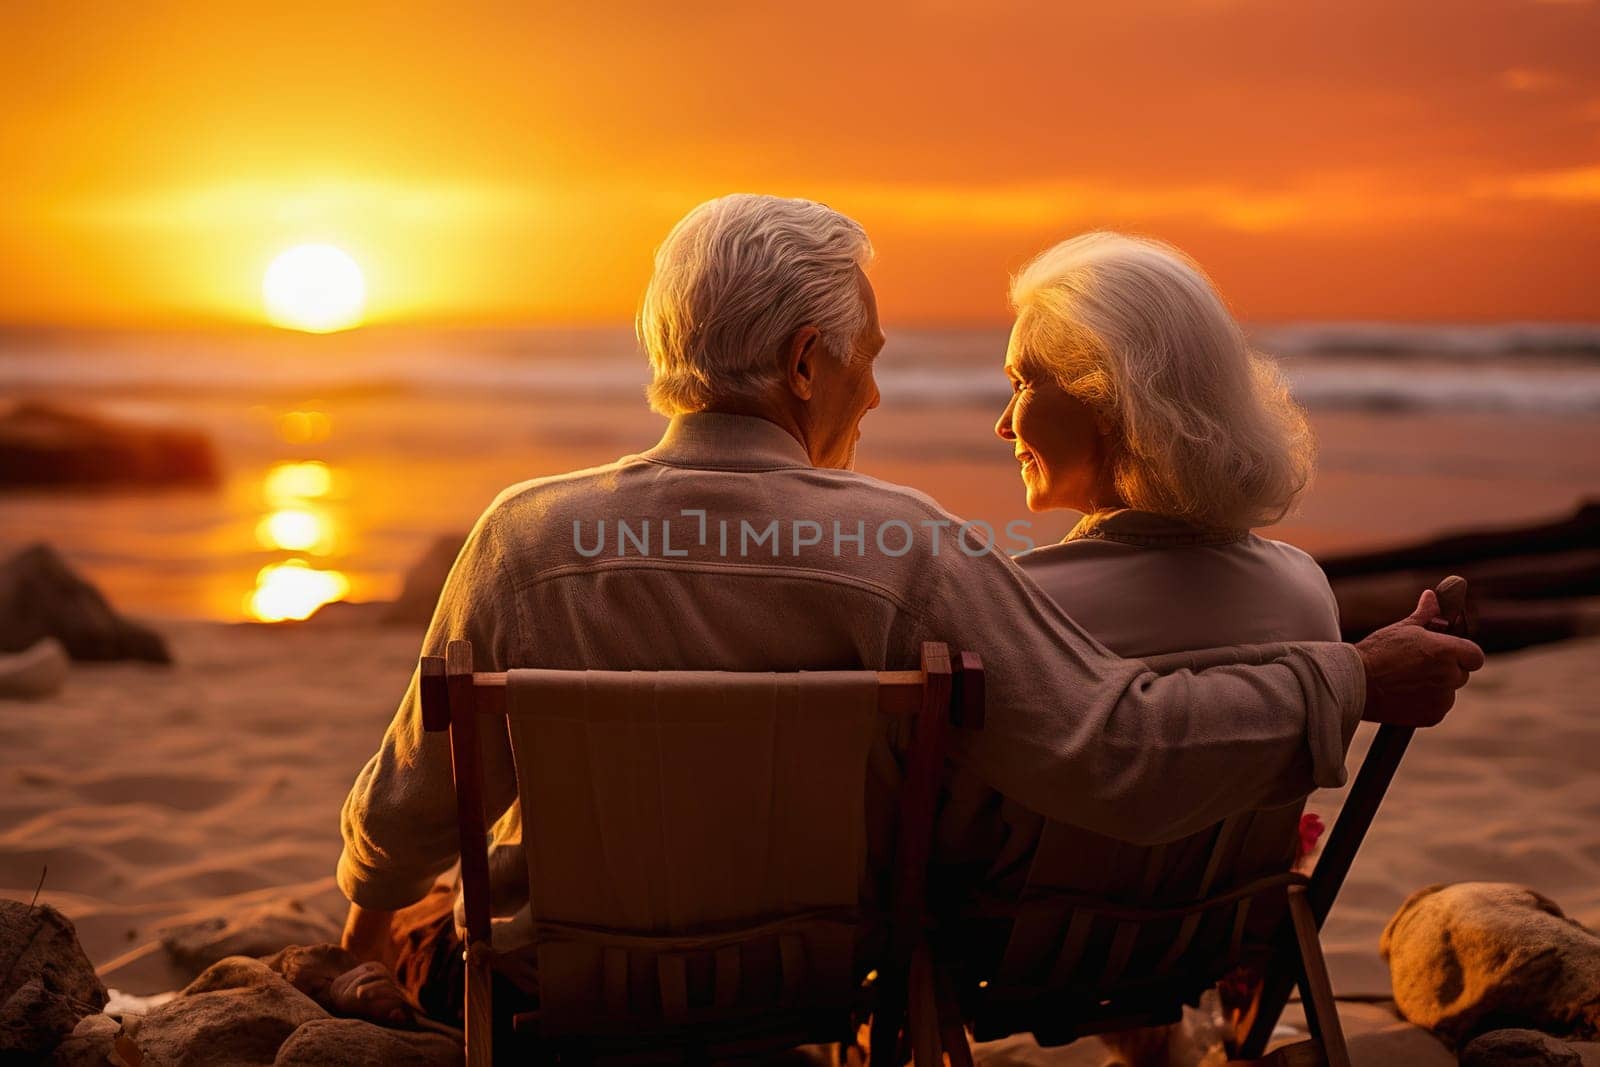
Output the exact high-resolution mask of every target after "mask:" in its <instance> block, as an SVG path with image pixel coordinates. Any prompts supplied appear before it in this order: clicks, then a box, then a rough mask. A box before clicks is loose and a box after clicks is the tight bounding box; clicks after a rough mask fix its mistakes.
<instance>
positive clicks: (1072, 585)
mask: <svg viewBox="0 0 1600 1067" xmlns="http://www.w3.org/2000/svg"><path fill="white" fill-rule="evenodd" d="M1011 301H1012V304H1013V306H1014V307H1015V308H1016V312H1017V321H1016V326H1015V328H1014V329H1013V330H1012V332H1011V344H1010V346H1009V349H1008V351H1007V353H1006V363H1005V371H1006V376H1007V377H1008V378H1009V379H1010V380H1011V400H1010V402H1009V403H1007V404H1006V408H1005V411H1004V412H1002V413H1001V415H1000V421H999V422H998V423H997V424H996V426H995V432H996V433H997V434H999V435H1000V437H1001V438H1002V439H1004V440H1005V441H1007V442H1009V443H1010V444H1011V446H1012V448H1013V449H1014V450H1015V452H1016V457H1017V462H1018V463H1019V464H1021V468H1022V482H1023V485H1024V487H1025V488H1026V490H1027V495H1028V507H1029V509H1030V510H1033V511H1047V510H1051V509H1055V508H1072V509H1074V510H1077V511H1081V512H1083V513H1084V517H1083V520H1082V521H1081V522H1079V523H1078V525H1077V526H1076V527H1074V528H1073V530H1072V532H1071V533H1069V534H1068V535H1067V537H1066V539H1065V540H1064V541H1062V542H1061V543H1060V544H1059V545H1051V546H1048V547H1045V548H1041V549H1038V550H1036V551H1033V552H1029V553H1027V554H1025V555H1023V556H1020V557H1019V558H1018V560H1017V562H1018V563H1019V564H1021V565H1022V567H1023V568H1024V569H1025V570H1026V571H1027V572H1028V573H1029V575H1030V576H1031V577H1032V578H1033V579H1034V580H1035V581H1036V582H1038V583H1039V585H1040V586H1041V587H1043V588H1044V590H1045V591H1046V592H1047V593H1049V594H1050V595H1051V596H1052V597H1054V598H1055V599H1056V600H1057V601H1059V602H1060V603H1062V604H1064V605H1065V606H1066V607H1067V608H1068V610H1069V611H1070V612H1071V613H1072V616H1073V618H1074V619H1076V620H1077V621H1078V622H1079V623H1080V624H1082V625H1083V626H1084V628H1085V629H1087V630H1088V631H1089V632H1090V633H1092V634H1093V635H1094V636H1095V637H1096V638H1098V639H1099V640H1100V642H1101V643H1102V644H1104V645H1106V646H1107V647H1109V648H1111V649H1112V650H1114V651H1116V652H1117V653H1118V654H1120V655H1123V656H1128V657H1144V656H1152V655H1158V654H1161V653H1165V652H1179V651H1188V650H1193V649H1201V648H1210V647H1214V646H1217V645H1232V644H1256V643H1263V642H1275V641H1337V640H1339V619H1338V613H1337V607H1336V606H1335V604H1334V599H1333V593H1332V592H1331V590H1330V589H1329V588H1328V581H1327V578H1326V577H1324V575H1323V573H1322V570H1321V569H1320V568H1319V567H1318V566H1317V564H1316V563H1315V561H1313V560H1312V559H1311V557H1310V556H1307V555H1306V554H1305V553H1304V552H1301V551H1300V550H1299V549H1297V548H1294V547H1292V546H1290V545H1286V544H1283V543H1282V542H1280V541H1271V540H1268V539H1266V538H1263V537H1260V536H1257V535H1256V534H1254V533H1252V532H1251V530H1252V529H1254V528H1256V527H1260V526H1267V525H1271V524H1272V523H1274V522H1277V521H1278V520H1279V519H1281V518H1283V516H1284V515H1285V514H1287V513H1288V511H1289V509H1290V507H1291V506H1292V505H1293V504H1294V501H1295V499H1296V497H1297V496H1298V495H1299V494H1300V492H1301V491H1302V490H1303V489H1304V488H1305V486H1306V483H1307V482H1308V481H1309V479H1310V476H1311V467H1312V458H1313V446H1312V441H1311V434H1310V431H1309V430H1308V429H1307V427H1306V422H1305V417H1304V416H1303V415H1302V413H1301V412H1300V409H1299V408H1298V407H1297V406H1296V405H1295V404H1294V402H1293V401H1292V400H1291V399H1290V398H1289V395H1288V392H1287V390H1286V389H1285V387H1284V384H1283V381H1282V379H1281V378H1280V377H1279V375H1278V372H1277V370H1276V368H1274V367H1273V365H1272V364H1271V363H1270V362H1268V361H1267V360H1265V359H1263V358H1261V357H1259V356H1256V355H1254V354H1253V353H1251V351H1250V350H1249V347H1248V346H1247V345H1246V343H1245V339H1244V334H1243V332H1242V331H1241V330H1240V329H1239V325H1238V323H1236V322H1235V321H1234V320H1233V317H1232V316H1231V315H1230V314H1229V313H1228V310H1227V308H1226V307H1225V306H1224V304H1223V302H1222V299H1221V297H1219V296H1218V295H1217V293H1216V290H1215V289H1213V288H1212V286H1211V284H1210V282H1209V281H1208V280H1207V278H1206V276H1205V275H1204V274H1203V273H1202V272H1201V271H1200V269H1199V267H1197V266H1195V264H1194V263H1192V262H1191V261H1190V260H1189V259H1188V258H1187V257H1186V256H1184V255H1183V254H1182V253H1181V252H1179V251H1178V250H1177V249H1175V248H1172V247H1170V246H1168V245H1164V244H1162V243H1160V242H1158V241H1152V240H1148V239H1145V238H1138V237H1126V236H1123V235H1121V234H1114V233H1091V234H1085V235H1083V236H1081V237H1075V238H1073V239H1071V240H1069V241H1063V242H1062V243H1061V244H1059V245H1056V246H1055V247H1054V248H1052V249H1050V250H1049V251H1047V252H1045V253H1043V254H1042V255H1040V256H1039V257H1037V258H1036V259H1034V260H1033V261H1032V262H1031V263H1029V264H1028V265H1027V266H1026V267H1024V268H1023V270H1022V272H1021V273H1020V274H1018V275H1017V277H1016V279H1015V280H1014V282H1013V283H1012V287H1011Z"/></svg>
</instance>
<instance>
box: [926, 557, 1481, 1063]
mask: <svg viewBox="0 0 1600 1067" xmlns="http://www.w3.org/2000/svg"><path fill="white" fill-rule="evenodd" d="M1435 592H1436V595H1437V596H1438V598H1439V604H1440V613H1441V615H1442V617H1443V618H1444V619H1445V620H1446V622H1447V624H1448V631H1449V632H1451V633H1454V634H1457V635H1465V634H1467V633H1468V632H1469V631H1470V629H1471V620H1470V617H1469V609H1468V604H1467V586H1466V582H1465V581H1464V580H1462V579H1461V578H1459V577H1454V576H1452V577H1449V578H1446V579H1445V580H1444V581H1442V582H1440V583H1439V586H1438V587H1437V589H1436V590H1435ZM1415 732H1416V731H1415V729H1414V728H1412V727H1406V726H1395V725H1384V726H1380V727H1379V728H1378V731H1377V734H1376V735H1375V736H1374V738H1373V741H1372V745H1371V747H1370V748H1369V749H1368V750H1367V755H1366V758H1365V759H1364V760H1362V763H1361V770H1360V771H1359V772H1358V773H1357V775H1356V780H1355V782H1354V783H1353V784H1352V785H1351V787H1350V793H1349V795H1348V797H1347V798H1346V800H1345V804H1344V807H1343V809H1342V810H1341V811H1340V814H1339V818H1338V820H1337V821H1336V822H1335V823H1334V827H1333V830H1332V832H1331V833H1330V834H1329V835H1328V843H1327V845H1326V846H1325V847H1324V849H1323V851H1322V854H1321V856H1320V857H1319V858H1318V860H1317V864H1316V867H1315V868H1314V869H1313V871H1312V874H1311V877H1310V878H1309V879H1308V878H1305V877H1303V876H1300V875H1297V874H1292V873H1289V874H1282V875H1275V876H1271V877H1267V878H1262V879H1258V880H1257V881H1255V882H1252V883H1250V884H1248V885H1245V886H1242V887H1240V888H1238V889H1234V890H1229V891H1226V892H1223V893H1219V894H1217V895H1215V896H1213V897H1208V898H1206V899H1203V900H1199V901H1194V902H1191V903H1189V904H1187V905H1184V906H1181V907H1177V908H1169V909H1164V910H1162V909H1137V908H1122V907H1117V906H1115V905H1112V904H1109V903H1106V902H1103V901H1095V900H1092V899H1091V898H1087V897H1082V898H1071V897H1070V896H1069V895H1067V894H1055V896H1058V897H1059V898H1060V899H1061V900H1062V902H1063V903H1064V904H1077V905H1083V906H1085V907H1084V910H1085V911H1088V912H1090V913H1093V914H1095V915H1097V916H1104V917H1106V918H1107V919H1110V920H1113V921H1117V922H1120V923H1121V924H1122V926H1123V929H1127V928H1128V926H1130V925H1134V926H1136V925H1137V924H1138V923H1140V922H1144V921H1148V920H1159V919H1166V920H1171V919H1181V920H1188V919H1190V918H1191V917H1197V916H1201V915H1203V914H1204V913H1206V912H1208V911H1211V910H1214V909H1216V908H1219V907H1225V906H1231V907H1233V908H1234V909H1235V920H1234V936H1233V943H1232V945H1231V946H1230V955H1233V956H1236V955H1237V952H1238V947H1239V936H1240V934H1241V933H1242V932H1243V926H1244V912H1245V911H1246V910H1247V908H1248V905H1249V902H1250V901H1251V900H1253V899H1255V898H1257V897H1261V896H1263V895H1265V894H1269V893H1275V892H1278V891H1283V892H1285V893H1286V895H1287V898H1288V899H1287V915H1286V918H1285V919H1284V921H1283V922H1282V924H1281V925H1280V926H1279V927H1278V929H1277V932H1276V933H1275V934H1274V935H1273V936H1272V938H1271V941H1270V944H1269V953H1270V954H1269V956H1268V962H1267V966H1266V970H1265V972H1264V980H1263V982H1262V985H1261V988H1260V989H1259V991H1258V992H1257V995H1256V999H1255V1003H1254V1004H1253V1005H1252V1007H1251V1010H1250V1011H1249V1013H1248V1014H1247V1016H1246V1017H1245V1018H1244V1019H1243V1020H1241V1022H1240V1025H1239V1028H1238V1031H1237V1032H1236V1034H1235V1035H1234V1037H1235V1040H1236V1043H1237V1046H1238V1048H1237V1054H1238V1056H1239V1057H1240V1060H1241V1061H1246V1062H1257V1063H1278V1064H1301V1063H1304V1064H1311V1063H1319V1064H1322V1063H1325V1064H1330V1065H1332V1067H1349V1064H1350V1053H1349V1048H1348V1046H1347V1045H1346V1042H1345V1037H1344V1031H1343V1028H1342V1027H1341V1025H1340V1023H1339V1014H1338V1010H1337V1006H1336V1004H1335V1001H1334V996H1333V985H1332V982H1331V981H1330V980H1329V978H1328V970H1327V963H1326V961H1325V960H1324V958H1323V954H1322V945H1321V941H1320V939H1319V931H1320V930H1321V928H1322V925H1323V923H1324V922H1326V921H1327V918H1328V913H1329V912H1330V911H1332V909H1333V902H1334V900H1335V899H1336V898H1337V897H1338V895H1339V890H1340V889H1341V888H1342V887H1343V886H1344V882H1345V878H1346V877H1347V876H1348V875H1349V873H1350V867H1351V865H1352V864H1353V863H1354V862H1355V858H1356V854H1357V852H1358V851H1359V850H1360V848H1361V842H1362V841H1363V840H1364V839H1365V837H1366V835H1367V831H1368V830H1369V829H1370V828H1371V826H1372V821H1373V819H1374V818H1375V817H1376V815H1377V813H1378V807H1379V806H1380V805H1381V804H1382V803H1383V798H1384V796H1385V794H1386V793H1387V792H1388V790H1389V785H1390V783H1391V782H1392V781H1393V780H1394V775H1395V772H1396V771H1397V770H1398V769H1399V766H1400V761H1401V759H1402V758H1403V757H1404V756H1405V752H1406V747H1407V746H1408V745H1409V744H1410V743H1411V737H1412V735H1413V734H1414V733H1415ZM1193 928H1194V923H1193V922H1192V921H1185V922H1184V923H1183V924H1182V925H1181V927H1180V929H1181V930H1183V931H1184V933H1182V934H1180V937H1179V939H1178V940H1177V941H1176V942H1175V943H1174V944H1173V945H1172V947H1171V948H1170V949H1169V950H1168V951H1167V953H1166V954H1165V958H1164V959H1163V961H1162V963H1163V964H1167V963H1170V962H1172V961H1175V960H1176V959H1177V958H1178V957H1179V955H1180V954H1181V953H1182V951H1183V950H1184V948H1185V947H1187V946H1186V943H1185V942H1186V940H1187V938H1188V937H1192V936H1193V933H1194V929H1193ZM1086 936H1087V930H1086V929H1083V928H1079V929H1078V930H1069V933H1068V940H1069V941H1070V940H1072V939H1073V938H1074V937H1076V938H1077V940H1078V944H1077V946H1076V947H1077V948H1078V949H1079V950H1081V948H1082V943H1083V939H1084V938H1085V937H1086ZM1064 948H1065V949H1066V950H1067V951H1068V952H1070V951H1071V950H1072V948H1073V946H1071V945H1066V946H1064ZM1116 955H1117V947H1116V943H1115V942H1114V943H1113V947H1112V949H1111V952H1110V953H1109V957H1110V958H1108V960H1107V963H1106V970H1105V972H1104V973H1103V974H1102V976H1101V979H1102V981H1103V982H1105V983H1111V982H1114V981H1115V980H1116V979H1117V978H1118V977H1120V973H1121V969H1122V968H1123V967H1124V966H1125V965H1126V963H1127V959H1126V956H1125V955H1124V956H1123V957H1122V958H1121V960H1120V961H1119V960H1118V959H1117V958H1116ZM1056 962H1057V964H1058V965H1059V968H1060V971H1070V970H1071V968H1072V966H1073V965H1074V963H1075V962H1076V961H1075V960H1073V959H1064V958H1058V959H1057V961H1056ZM1157 970H1158V971H1160V970H1161V967H1160V966H1158V967H1157ZM950 975H951V969H950V968H948V967H946V966H943V965H942V964H939V963H937V962H936V963H934V964H932V965H927V964H925V965H924V966H922V967H920V968H918V969H917V970H916V971H915V972H914V973H913V980H914V983H915V984H914V986H913V989H912V993H911V996H912V998H913V1002H914V1003H915V1002H916V1001H917V1000H919V999H920V1000H922V1001H924V1002H927V1003H931V1004H933V1006H934V1009H935V1011H936V1013H937V1015H938V1018H939V1025H938V1027H937V1029H938V1035H939V1037H940V1038H941V1047H942V1050H943V1051H944V1052H945V1053H946V1054H947V1055H948V1056H949V1058H950V1063H951V1065H952V1067H970V1065H971V1064H972V1052H971V1047H970V1045H969V1043H968V1040H967V1033H966V1030H965V1028H964V1026H963V1019H964V1015H965V1009H964V1005H963V1004H962V1003H961V998H960V997H958V995H957V990H956V988H955V986H954V984H953V982H952V979H951V977H950ZM1296 984H1298V985H1299V986H1300V990H1301V997H1302V1003H1303V1004H1304V1007H1305V1013H1306V1022H1307V1024H1308V1027H1309V1028H1310V1031H1311V1040H1310V1041H1308V1042H1300V1043H1298V1044H1296V1045H1292V1046H1288V1047H1285V1048H1282V1049H1279V1050H1277V1051H1276V1052H1274V1053H1273V1055H1272V1056H1271V1057H1267V1058H1266V1059H1264V1060H1263V1059H1262V1057H1263V1055H1264V1053H1265V1051H1266V1046H1267V1043H1268V1042H1269V1041H1270V1040H1271V1038H1272V1033H1273V1031H1274V1029H1276V1027H1277V1024H1278V1019H1279V1017H1280V1016H1281V1015H1282V1014H1283V1009H1284V1006H1285V1005H1286V1004H1287V1003H1288V1000H1289V995H1290V992H1291V991H1292V989H1293V988H1294V987H1295V985H1296ZM1181 985H1182V983H1181V982H1180V981H1175V982H1174V983H1172V984H1171V985H1169V986H1162V985H1160V984H1159V983H1157V984H1155V985H1153V986H1152V987H1151V988H1150V996H1149V999H1148V1002H1147V1003H1146V1004H1144V1005H1135V1009H1134V1010H1132V1011H1129V1010H1128V1006H1127V1004H1126V1002H1115V1003H1114V1002H1111V1001H1106V1000H1100V1001H1098V1002H1095V1001H1089V1002H1087V1003H1084V1002H1078V1003H1060V1002H1057V1003H1055V1004H1054V1005H1051V1004H1050V1003H1049V1000H1048V996H1045V997H1042V998H1041V999H1040V1000H1039V1001H1035V1002H1034V1003H1032V1004H1028V1005H1025V1006H1023V1007H1022V1008H1021V1010H1019V1011H1018V1012H1017V1013H1016V1014H1015V1016H1014V1017H1015V1019H1016V1020H1017V1022H1018V1024H1019V1026H1018V1029H1021V1028H1022V1027H1023V1025H1026V1024H1027V1023H1028V1022H1029V1021H1030V1020H1031V1021H1032V1022H1033V1023H1040V1022H1042V1021H1043V1020H1048V1019H1053V1020H1055V1025H1056V1028H1057V1033H1056V1035H1055V1036H1057V1037H1059V1038H1061V1039H1062V1040H1071V1039H1072V1038H1073V1037H1074V1036H1077V1035H1080V1034H1090V1033H1104V1032H1108V1031H1115V1030H1125V1029H1132V1028H1135V1027H1143V1026H1157V1025H1163V1024H1167V1023H1172V1022H1175V1021H1177V1018H1178V1017H1179V1014H1180V1013H1181V1004H1182V999H1183V997H1184V995H1185V991H1184V990H1183V989H1182V988H1181ZM969 1003H970V1001H969ZM1052 1007H1053V1008H1054V1011H1053V1012H1052V1011H1051V1010H1050V1009H1051V1008H1052ZM1074 1009H1077V1010H1076V1011H1074ZM1107 1009H1109V1010H1107ZM1052 1043H1055V1042H1052Z"/></svg>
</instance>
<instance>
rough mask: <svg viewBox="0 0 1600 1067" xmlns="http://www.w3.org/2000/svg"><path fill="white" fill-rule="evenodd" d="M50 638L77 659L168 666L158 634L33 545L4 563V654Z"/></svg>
mask: <svg viewBox="0 0 1600 1067" xmlns="http://www.w3.org/2000/svg"><path fill="white" fill-rule="evenodd" d="M47 637H53V638H55V639H56V640H58V641H60V642H61V644H62V645H63V646H64V647H65V648H66V650H67V654H68V655H69V656H71V657H72V658H73V659H76V660H114V659H136V660H146V661H148V662H152V663H170V662H172V657H171V655H169V654H168V652H167V646H166V643H165V642H164V641H162V639H161V637H160V636H159V635H158V634H156V633H155V631H153V630H151V629H149V628H147V627H144V626H141V625H139V624H138V623H135V622H130V621H128V620H127V619H124V618H123V617H121V616H120V615H118V614H117V613H116V612H115V611H113V610H112V609H111V605H110V604H108V603H107V602H106V598H105V597H103V596H101V595H100V591H99V590H98V589H96V588H95V587H94V586H92V585H90V584H89V583H88V582H86V581H84V580H83V579H82V578H80V577H79V576H78V575H77V574H75V573H73V571H72V568H70V567H68V566H67V563H66V561H65V560H63V559H62V558H61V556H60V555H59V554H57V552H56V551H55V550H54V549H53V548H51V547H50V546H48V545H30V546H29V547H27V548H25V549H23V550H22V551H21V552H18V553H17V554H16V555H14V556H12V557H11V558H10V559H8V560H7V561H6V562H5V563H3V564H0V652H19V651H21V650H23V649H27V648H32V647H33V646H34V645H36V644H37V643H38V642H40V641H42V640H44V639H45V638H47Z"/></svg>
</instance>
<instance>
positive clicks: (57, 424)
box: [0, 403, 221, 488]
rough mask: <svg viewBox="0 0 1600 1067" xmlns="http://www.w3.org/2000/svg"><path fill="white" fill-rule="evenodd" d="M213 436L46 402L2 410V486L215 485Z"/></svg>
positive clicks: (0, 421) (216, 480)
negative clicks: (134, 421) (69, 408)
mask: <svg viewBox="0 0 1600 1067" xmlns="http://www.w3.org/2000/svg"><path fill="white" fill-rule="evenodd" d="M220 481H221V475H220V470H219V467H218V464H217V456H216V451H215V450H214V449H213V448H212V446H211V441H210V440H209V439H208V438H207V437H206V436H205V435H204V434H201V433H198V432H196V431H194V430H185V429H177V428H173V427H166V426H145V425H140V424H138V423H131V422H123V421H120V420H116V419H107V418H103V417H101V416H97V415H90V414H86V413H84V412H79V411H70V410H67V409H65V408H59V407H54V406H52V405H48V404H39V403H24V404H19V405H17V406H16V407H14V408H13V409H12V410H11V411H10V412H8V413H7V414H6V415H4V416H0V488H3V487H9V486H62V485H73V486H130V485H137V486H152V485H202V486H214V485H217V484H218V483H219V482H220Z"/></svg>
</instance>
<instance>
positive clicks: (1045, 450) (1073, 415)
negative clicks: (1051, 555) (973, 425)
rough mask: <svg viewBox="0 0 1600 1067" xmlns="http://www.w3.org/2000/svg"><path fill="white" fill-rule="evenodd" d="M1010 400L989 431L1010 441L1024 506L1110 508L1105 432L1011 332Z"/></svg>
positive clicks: (1086, 407)
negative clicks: (1031, 362)
mask: <svg viewBox="0 0 1600 1067" xmlns="http://www.w3.org/2000/svg"><path fill="white" fill-rule="evenodd" d="M1005 371H1006V377H1007V378H1009V379H1010V380H1011V400H1010V402H1009V403H1007V404H1006V409H1005V410H1004V411H1002V412H1001V413H1000V421H999V422H997V423H995V426H994V432H995V433H996V434H998V435H999V437H1000V439H1001V440H1002V441H1007V442H1009V443H1010V444H1011V447H1012V450H1013V451H1014V452H1015V453H1016V457H1017V462H1018V463H1019V464H1021V466H1022V484H1023V487H1024V488H1025V489H1026V490H1027V493H1028V510H1029V511H1050V510H1053V509H1055V508H1073V509H1075V510H1077V511H1085V512H1087V511H1093V510H1094V509H1095V508H1096V507H1109V506H1112V504H1113V503H1114V502H1113V500H1111V499H1110V498H1109V497H1110V496H1114V493H1111V491H1110V489H1109V483H1110V481H1111V478H1110V474H1111V471H1110V457H1109V456H1108V454H1107V437H1106V436H1105V435H1104V434H1103V433H1102V432H1101V431H1100V427H1099V425H1098V424H1097V422H1096V419H1095V413H1094V409H1093V408H1091V407H1090V406H1089V405H1088V404H1085V403H1084V402H1083V401H1081V400H1079V399H1078V398H1077V397H1075V396H1072V395H1071V394H1069V393H1068V392H1067V391H1066V390H1065V389H1063V388H1061V386H1060V384H1059V383H1057V381H1056V380H1055V378H1054V377H1053V376H1051V375H1049V374H1045V373H1042V372H1041V371H1039V370H1036V369H1033V368H1031V367H1029V366H1028V365H1027V361H1025V360H1023V359H1022V358H1021V353H1020V351H1019V349H1018V345H1017V343H1016V334H1015V332H1013V333H1012V341H1011V345H1010V347H1009V348H1008V349H1007V351H1006V364H1005Z"/></svg>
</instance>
